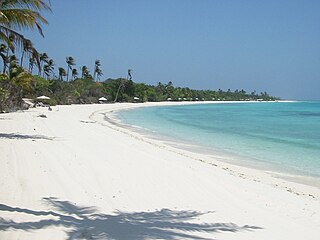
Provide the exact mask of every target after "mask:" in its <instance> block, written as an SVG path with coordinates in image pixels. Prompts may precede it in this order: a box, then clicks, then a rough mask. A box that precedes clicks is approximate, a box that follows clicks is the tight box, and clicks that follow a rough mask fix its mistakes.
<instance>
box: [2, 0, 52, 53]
mask: <svg viewBox="0 0 320 240" xmlns="http://www.w3.org/2000/svg"><path fill="white" fill-rule="evenodd" d="M42 10H51V9H50V6H49V4H47V3H46V2H45V1H44V0H1V1H0V41H2V42H5V43H7V45H10V44H12V45H17V46H20V47H21V48H22V47H23V44H24V42H25V41H27V39H26V38H25V37H24V36H23V35H22V34H21V33H19V32H18V31H20V30H22V29H31V30H38V32H39V33H40V35H41V36H43V31H42V24H48V22H47V20H46V19H45V18H44V17H42V16H41V14H40V11H42ZM10 35H11V36H14V41H12V40H11V39H10V37H9V36H10Z"/></svg>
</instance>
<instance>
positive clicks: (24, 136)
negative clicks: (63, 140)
mask: <svg viewBox="0 0 320 240" xmlns="http://www.w3.org/2000/svg"><path fill="white" fill-rule="evenodd" d="M1 138H5V139H21V140H25V139H32V140H39V139H43V140H53V139H54V138H53V137H47V136H44V135H28V134H20V133H0V139H1Z"/></svg>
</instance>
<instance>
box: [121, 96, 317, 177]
mask: <svg viewBox="0 0 320 240" xmlns="http://www.w3.org/2000/svg"><path fill="white" fill-rule="evenodd" d="M118 118H119V119H120V120H121V121H122V122H124V123H126V124H130V125H136V126H140V127H143V128H144V129H147V130H149V131H151V132H152V133H153V134H157V135H162V136H166V137H168V138H170V139H175V140H176V141H179V140H181V141H184V142H189V143H191V144H196V145H199V146H203V147H204V148H206V149H212V150H213V151H220V152H223V153H225V154H229V155H230V156H236V158H235V159H237V161H242V160H243V161H248V160H249V161H250V162H251V165H252V164H254V163H256V164H257V165H259V164H261V163H264V164H268V165H270V166H272V167H273V168H274V169H278V170H280V172H288V173H295V174H298V175H302V176H311V177H320V102H290V103H285V102H277V103H276V102H272V103H228V104H199V105H179V106H162V107H145V108H138V109H134V110H129V111H122V112H119V113H118Z"/></svg>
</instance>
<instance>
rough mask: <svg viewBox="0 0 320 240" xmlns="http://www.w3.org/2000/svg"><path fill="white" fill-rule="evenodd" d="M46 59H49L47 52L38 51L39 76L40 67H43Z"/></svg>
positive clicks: (46, 61)
mask: <svg viewBox="0 0 320 240" xmlns="http://www.w3.org/2000/svg"><path fill="white" fill-rule="evenodd" d="M48 59H49V56H48V54H47V53H40V54H39V63H40V65H39V73H38V74H39V76H41V72H42V69H43V65H44V64H45V63H48Z"/></svg>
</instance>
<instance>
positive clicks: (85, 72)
mask: <svg viewBox="0 0 320 240" xmlns="http://www.w3.org/2000/svg"><path fill="white" fill-rule="evenodd" d="M89 74H90V73H89V69H88V67H87V66H82V67H81V78H87V77H88V76H89Z"/></svg>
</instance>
